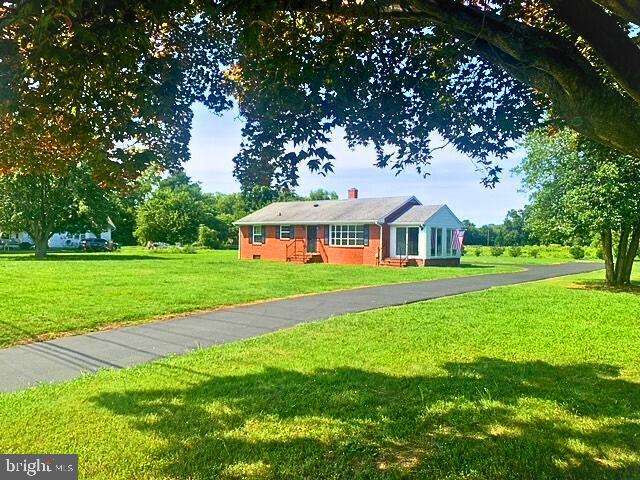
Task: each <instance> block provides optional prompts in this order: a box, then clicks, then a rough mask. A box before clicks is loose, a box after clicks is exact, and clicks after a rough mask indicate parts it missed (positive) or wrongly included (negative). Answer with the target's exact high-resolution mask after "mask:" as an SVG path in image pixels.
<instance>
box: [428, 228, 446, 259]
mask: <svg viewBox="0 0 640 480" xmlns="http://www.w3.org/2000/svg"><path fill="white" fill-rule="evenodd" d="M442 247H443V245H442V229H441V228H432V229H431V248H430V256H432V257H440V256H444V251H443V250H442Z"/></svg>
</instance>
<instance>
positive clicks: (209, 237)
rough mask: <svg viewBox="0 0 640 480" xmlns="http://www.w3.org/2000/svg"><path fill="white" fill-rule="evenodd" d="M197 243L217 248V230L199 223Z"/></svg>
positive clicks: (218, 241)
mask: <svg viewBox="0 0 640 480" xmlns="http://www.w3.org/2000/svg"><path fill="white" fill-rule="evenodd" d="M197 245H198V246H200V247H204V248H212V249H213V248H219V247H220V238H219V235H218V232H216V231H215V230H214V229H213V228H210V227H207V226H206V225H200V226H199V227H198V242H197Z"/></svg>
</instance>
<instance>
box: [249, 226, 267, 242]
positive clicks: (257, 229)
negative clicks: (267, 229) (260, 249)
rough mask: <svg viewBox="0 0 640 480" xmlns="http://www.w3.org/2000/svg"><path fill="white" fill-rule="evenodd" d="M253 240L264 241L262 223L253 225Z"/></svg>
mask: <svg viewBox="0 0 640 480" xmlns="http://www.w3.org/2000/svg"><path fill="white" fill-rule="evenodd" d="M251 240H252V242H253V243H264V227H263V226H262V225H254V226H253V228H252V231H251Z"/></svg>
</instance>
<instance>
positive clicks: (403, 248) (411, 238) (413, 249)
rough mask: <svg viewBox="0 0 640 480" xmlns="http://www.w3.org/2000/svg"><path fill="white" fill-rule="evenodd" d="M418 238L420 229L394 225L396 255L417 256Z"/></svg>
mask: <svg viewBox="0 0 640 480" xmlns="http://www.w3.org/2000/svg"><path fill="white" fill-rule="evenodd" d="M419 238H420V229H419V228H418V227H396V256H397V257H405V256H409V257H412V256H413V257H415V256H417V255H418V239H419Z"/></svg>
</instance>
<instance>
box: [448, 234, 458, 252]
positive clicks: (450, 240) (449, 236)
mask: <svg viewBox="0 0 640 480" xmlns="http://www.w3.org/2000/svg"><path fill="white" fill-rule="evenodd" d="M454 232H455V229H454V228H447V245H446V248H447V257H455V256H457V255H458V250H457V249H455V248H453V235H454Z"/></svg>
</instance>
